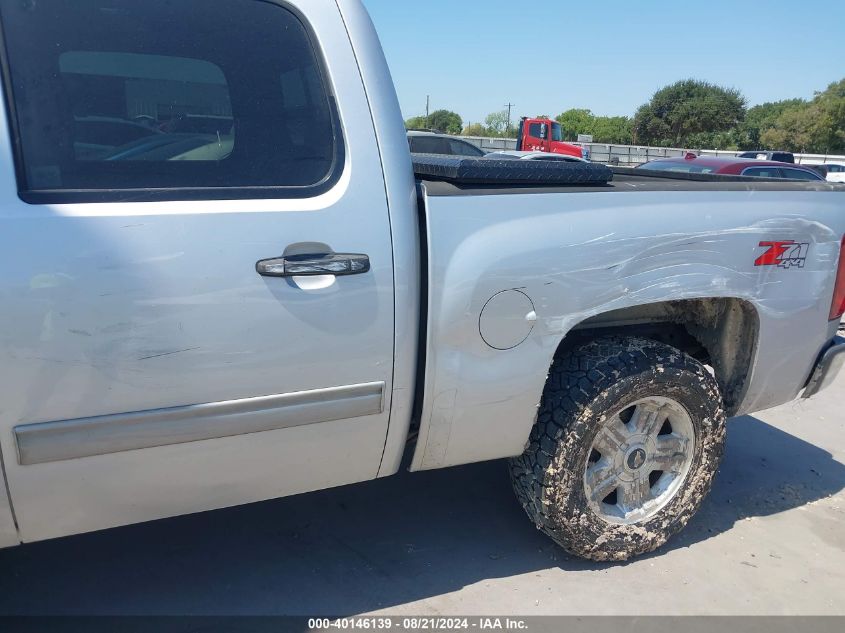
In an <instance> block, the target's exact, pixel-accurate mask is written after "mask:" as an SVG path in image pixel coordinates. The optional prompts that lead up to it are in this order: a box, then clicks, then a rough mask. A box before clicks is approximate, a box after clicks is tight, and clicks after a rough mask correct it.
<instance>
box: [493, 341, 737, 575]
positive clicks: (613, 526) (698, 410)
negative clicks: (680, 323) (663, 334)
mask: <svg viewBox="0 0 845 633" xmlns="http://www.w3.org/2000/svg"><path fill="white" fill-rule="evenodd" d="M651 397H658V398H669V399H671V400H672V401H674V402H675V403H678V404H680V405H681V406H682V407H683V409H685V410H686V412H687V413H688V414H689V419H691V421H692V429H693V430H694V435H695V441H694V444H693V446H692V447H691V448H690V449H689V453H690V455H691V461H688V462H687V463H688V468H689V470H688V471H687V473H686V475H685V476H684V477H683V478H681V479H679V482H680V483H679V486H680V487H679V488H678V489H677V491H676V492H675V493H674V494H673V495H672V496H671V497H670V498H669V500H668V501H667V502H666V503H665V505H664V506H662V507H661V508H660V509H659V511H657V513H656V514H655V515H653V516H650V517H647V518H644V519H643V520H642V521H639V522H635V523H626V524H620V523H613V522H608V520H606V519H605V518H603V517H602V516H600V513H598V512H596V511H595V510H594V507H591V505H590V503H589V500H588V497H587V492H586V485H585V469H586V468H587V466H588V460H590V459H591V454H593V448H592V447H593V442H594V440H595V439H596V436H597V434H598V433H599V431H600V429H601V428H602V425H603V424H605V421H606V420H607V419H608V416H615V415H617V414H618V413H619V412H620V411H624V410H625V408H626V407H630V406H631V404H632V403H635V402H637V401H638V400H640V399H642V398H651ZM724 441H725V411H724V408H723V404H722V397H721V395H720V393H719V386H718V384H717V382H716V380H715V379H714V378H713V376H711V374H710V373H709V372H708V371H707V369H706V368H705V367H704V366H703V365H702V364H701V363H699V362H698V361H696V360H694V359H693V358H691V357H690V356H688V355H687V354H685V353H683V352H681V351H680V350H678V349H676V348H674V347H670V346H668V345H664V344H662V343H658V342H656V341H652V340H647V339H641V338H628V337H607V338H600V339H596V340H593V341H590V342H588V343H585V344H583V345H581V346H579V347H577V348H576V349H574V350H571V351H569V352H567V353H565V354H562V355H560V356H559V357H558V358H556V359H555V361H554V364H553V365H552V368H551V371H550V373H549V377H548V381H547V383H546V387H545V390H544V392H543V398H542V401H541V403H540V410H539V412H538V418H537V422H536V424H535V425H534V428H533V429H532V431H531V436H530V440H529V445H528V447H527V448H526V450H525V452H524V453H523V454H522V455H521V456H520V457H517V458H513V459H512V460H511V461H510V473H511V480H512V482H513V487H514V491H515V492H516V496H517V498H518V499H519V501H520V503H521V504H522V507H523V508H524V509H525V511H526V512H527V513H528V516H529V517H530V518H531V520H532V521H533V522H534V524H535V525H536V526H537V528H538V529H540V530H542V531H543V532H545V533H546V534H547V535H548V536H550V537H551V538H552V539H553V540H554V541H555V542H556V543H558V544H559V545H560V546H561V547H563V548H564V549H565V550H567V551H568V552H570V553H572V554H575V555H577V556H580V557H583V558H588V559H592V560H598V561H606V560H616V561H620V560H625V559H628V558H630V557H632V556H636V555H639V554H643V553H646V552H650V551H652V550H654V549H656V548H658V547H660V546H661V545H663V544H664V543H665V542H666V541H667V540H668V539H669V538H670V537H672V536H673V535H674V534H675V533H677V532H678V531H679V530H681V529H682V528H683V527H684V526H685V525H686V524H687V522H688V521H689V520H690V518H691V517H692V516H693V515H694V514H695V513H696V511H697V510H698V508H699V507H700V506H701V503H702V501H703V500H704V498H705V496H706V495H707V493H708V492H709V490H710V486H711V484H712V482H713V478H714V476H715V474H716V471H717V469H718V466H719V462H720V460H721V457H722V452H723V449H724ZM593 459H594V458H593Z"/></svg>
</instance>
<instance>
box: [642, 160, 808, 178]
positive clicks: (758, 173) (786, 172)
mask: <svg viewBox="0 0 845 633" xmlns="http://www.w3.org/2000/svg"><path fill="white" fill-rule="evenodd" d="M638 169H648V170H651V171H670V172H679V173H692V174H720V175H732V176H754V177H757V178H787V179H790V180H824V178H823V177H822V176H821V174H819V173H818V172H817V171H815V170H813V169H810V168H809V167H802V166H801V165H789V166H787V165H785V164H784V163H781V162H776V161H765V160H752V159H749V158H726V157H721V156H719V157H716V156H697V157H696V156H694V155H692V154H690V155H688V156H687V157H685V158H661V159H658V160H653V161H650V162H648V163H643V164H642V165H639V167H638Z"/></svg>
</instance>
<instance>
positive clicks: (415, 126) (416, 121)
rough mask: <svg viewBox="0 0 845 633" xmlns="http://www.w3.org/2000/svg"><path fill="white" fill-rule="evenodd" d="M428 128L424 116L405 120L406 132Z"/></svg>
mask: <svg viewBox="0 0 845 633" xmlns="http://www.w3.org/2000/svg"><path fill="white" fill-rule="evenodd" d="M427 128H428V121H426V119H425V117H424V116H412V117H411V118H410V119H405V129H406V130H423V129H427Z"/></svg>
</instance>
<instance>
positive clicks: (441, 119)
mask: <svg viewBox="0 0 845 633" xmlns="http://www.w3.org/2000/svg"><path fill="white" fill-rule="evenodd" d="M405 129H408V130H415V129H416V130H420V129H423V130H427V129H432V130H439V131H441V132H445V133H446V134H460V133H461V130H463V129H464V122H463V120H462V119H461V116H460V115H459V114H458V113H456V112H452V111H451V110H435V111H434V112H432V113H431V114H429V115H428V118H426V117H425V116H423V115H420V116H415V117H411V118H410V119H407V120H406V121H405Z"/></svg>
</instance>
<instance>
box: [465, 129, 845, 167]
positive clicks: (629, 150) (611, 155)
mask: <svg viewBox="0 0 845 633" xmlns="http://www.w3.org/2000/svg"><path fill="white" fill-rule="evenodd" d="M461 138H462V139H464V140H465V141H469V142H470V143H472V144H473V145H476V146H477V147H479V148H481V149H483V150H485V151H488V152H496V151H501V150H514V149H516V139H512V138H488V137H483V136H462V137H461ZM572 145H577V146H578V147H586V148H587V149H588V150H589V151H590V160H592V161H593V162H596V163H604V164H606V165H620V166H622V167H626V166H633V165H641V164H643V163H647V162H648V161H650V160H654V159H656V158H672V157H676V156H684V155H686V154H687V153H688V152H694V153H696V154H699V155H702V156H736V155H737V154H739V152H736V151H724V150H709V149H705V150H700V149H682V148H680V147H647V146H644V145H613V144H610V143H572ZM795 162H796V163H799V164H805V165H823V164H824V163H840V164H845V156H838V155H832V154H795Z"/></svg>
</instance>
